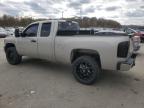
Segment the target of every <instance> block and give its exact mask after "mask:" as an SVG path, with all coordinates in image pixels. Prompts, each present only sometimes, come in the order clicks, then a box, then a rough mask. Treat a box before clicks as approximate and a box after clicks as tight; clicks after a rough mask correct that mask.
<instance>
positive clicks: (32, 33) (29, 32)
mask: <svg viewBox="0 0 144 108" xmlns="http://www.w3.org/2000/svg"><path fill="white" fill-rule="evenodd" d="M38 25H39V24H32V25H30V26H29V27H28V28H27V29H26V30H25V31H24V35H25V36H26V37H36V36H37V32H38Z"/></svg>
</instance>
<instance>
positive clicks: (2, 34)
mask: <svg viewBox="0 0 144 108" xmlns="http://www.w3.org/2000/svg"><path fill="white" fill-rule="evenodd" d="M6 36H7V32H6V31H5V29H4V28H2V27H0V38H5V37H6Z"/></svg>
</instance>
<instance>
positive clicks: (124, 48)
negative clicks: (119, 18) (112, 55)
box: [117, 41, 130, 58]
mask: <svg viewBox="0 0 144 108" xmlns="http://www.w3.org/2000/svg"><path fill="white" fill-rule="evenodd" d="M129 45H130V42H129V41H124V42H121V43H119V44H118V50H117V57H120V58H125V57H127V55H128V50H129Z"/></svg>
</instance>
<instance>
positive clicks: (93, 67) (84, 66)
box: [72, 56, 101, 85]
mask: <svg viewBox="0 0 144 108" xmlns="http://www.w3.org/2000/svg"><path fill="white" fill-rule="evenodd" d="M72 66H73V75H74V77H75V78H76V80H77V81H79V82H80V83H82V84H86V85H91V84H93V83H95V82H96V81H97V80H98V79H99V78H100V71H101V69H100V67H99V65H98V63H97V62H96V60H94V58H92V57H90V56H81V57H79V58H78V59H76V60H75V61H74V62H73V64H72Z"/></svg>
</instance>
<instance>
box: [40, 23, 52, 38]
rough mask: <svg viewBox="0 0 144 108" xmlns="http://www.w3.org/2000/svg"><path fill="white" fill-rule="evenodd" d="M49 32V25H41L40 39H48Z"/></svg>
mask: <svg viewBox="0 0 144 108" xmlns="http://www.w3.org/2000/svg"><path fill="white" fill-rule="evenodd" d="M50 31H51V23H43V24H42V27H41V37H48V36H49V35H50Z"/></svg>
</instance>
